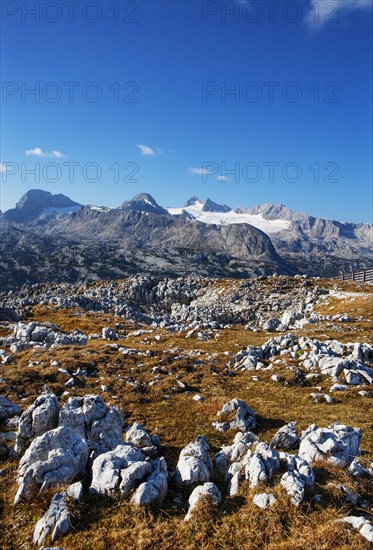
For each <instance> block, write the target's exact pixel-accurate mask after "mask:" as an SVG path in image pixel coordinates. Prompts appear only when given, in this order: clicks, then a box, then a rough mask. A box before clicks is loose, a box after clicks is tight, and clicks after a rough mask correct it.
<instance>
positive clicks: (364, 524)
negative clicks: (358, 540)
mask: <svg viewBox="0 0 373 550" xmlns="http://www.w3.org/2000/svg"><path fill="white" fill-rule="evenodd" d="M339 521H344V522H345V523H348V524H349V525H352V527H353V528H354V529H356V530H357V531H359V533H360V535H361V536H362V537H364V538H365V539H366V540H367V541H368V542H373V525H372V522H370V521H369V520H368V519H367V518H365V517H362V516H346V517H344V518H342V519H341V520H339Z"/></svg>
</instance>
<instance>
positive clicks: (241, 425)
mask: <svg viewBox="0 0 373 550" xmlns="http://www.w3.org/2000/svg"><path fill="white" fill-rule="evenodd" d="M223 414H224V415H225V416H230V417H233V418H232V419H231V420H229V421H226V422H213V423H212V425H213V426H214V427H215V428H216V429H217V430H218V431H219V432H225V431H227V430H233V429H235V430H240V431H241V432H246V431H248V430H250V429H252V428H255V427H256V419H255V413H254V411H253V410H252V409H251V408H250V407H249V405H247V403H245V401H242V400H241V399H232V400H231V401H228V403H225V404H224V405H223V407H222V408H221V409H220V411H218V413H217V416H218V417H220V416H222V415H223Z"/></svg>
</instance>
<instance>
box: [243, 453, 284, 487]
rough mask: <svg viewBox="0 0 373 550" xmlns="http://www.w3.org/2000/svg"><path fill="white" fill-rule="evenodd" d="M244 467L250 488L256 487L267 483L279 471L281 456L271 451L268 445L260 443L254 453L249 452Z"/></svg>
mask: <svg viewBox="0 0 373 550" xmlns="http://www.w3.org/2000/svg"><path fill="white" fill-rule="evenodd" d="M244 465H245V477H246V479H248V480H249V485H250V487H251V488H252V487H256V485H258V483H267V482H268V481H269V480H270V479H272V477H273V474H274V472H275V471H276V470H278V469H279V467H280V459H279V454H278V452H277V451H274V450H272V449H270V448H269V447H268V445H267V444H266V443H259V444H258V445H257V447H256V449H255V452H254V453H252V452H251V451H250V450H249V451H248V453H247V455H246V457H245V459H244Z"/></svg>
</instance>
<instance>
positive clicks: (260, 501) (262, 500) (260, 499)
mask: <svg viewBox="0 0 373 550" xmlns="http://www.w3.org/2000/svg"><path fill="white" fill-rule="evenodd" d="M275 502H276V497H275V495H272V494H271V493H258V494H257V495H255V496H254V498H253V503H254V504H255V506H258V508H262V509H263V510H264V509H265V508H269V507H270V506H273V505H274V504H275Z"/></svg>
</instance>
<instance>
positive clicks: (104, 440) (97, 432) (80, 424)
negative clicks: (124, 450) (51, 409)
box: [59, 395, 124, 456]
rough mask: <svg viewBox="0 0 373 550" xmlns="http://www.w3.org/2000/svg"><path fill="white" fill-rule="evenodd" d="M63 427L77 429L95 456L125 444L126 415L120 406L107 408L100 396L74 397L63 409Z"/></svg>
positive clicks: (61, 411) (61, 419) (61, 423)
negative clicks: (123, 431) (124, 422)
mask: <svg viewBox="0 0 373 550" xmlns="http://www.w3.org/2000/svg"><path fill="white" fill-rule="evenodd" d="M59 425H60V426H67V427H69V428H71V429H72V430H74V431H75V432H76V433H77V434H78V435H80V437H81V438H82V439H85V440H87V441H88V442H89V444H90V445H91V446H93V447H94V448H95V453H94V454H95V456H97V454H100V453H106V452H107V451H111V450H113V449H115V447H117V445H121V444H122V443H123V442H124V440H123V434H122V429H123V415H122V413H121V411H120V409H119V408H118V407H116V406H112V407H110V408H109V407H107V405H106V404H105V402H104V400H103V399H102V397H100V396H99V395H86V396H84V397H70V399H69V400H68V402H67V403H66V404H65V405H64V406H63V407H62V409H61V410H60V415H59Z"/></svg>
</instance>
